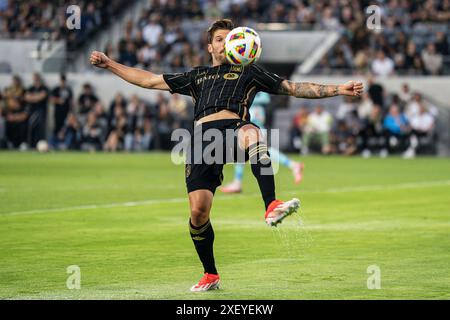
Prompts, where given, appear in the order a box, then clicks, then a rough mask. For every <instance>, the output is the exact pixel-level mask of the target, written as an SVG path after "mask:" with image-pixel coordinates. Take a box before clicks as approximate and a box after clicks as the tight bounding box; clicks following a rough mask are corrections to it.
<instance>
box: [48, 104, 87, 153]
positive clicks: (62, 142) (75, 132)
mask: <svg viewBox="0 0 450 320" xmlns="http://www.w3.org/2000/svg"><path fill="white" fill-rule="evenodd" d="M81 134H82V132H81V125H80V123H79V122H78V119H77V117H76V115H75V114H74V113H69V115H68V116H67V119H66V123H65V124H64V126H63V127H62V128H61V130H59V131H58V135H57V136H56V137H52V138H51V140H50V145H51V146H52V148H53V149H55V150H78V149H79V148H80V145H81V142H82V136H81Z"/></svg>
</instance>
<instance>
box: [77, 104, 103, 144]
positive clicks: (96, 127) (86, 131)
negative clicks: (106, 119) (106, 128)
mask: <svg viewBox="0 0 450 320" xmlns="http://www.w3.org/2000/svg"><path fill="white" fill-rule="evenodd" d="M102 134H103V132H102V128H101V126H100V124H99V122H98V121H97V117H96V116H95V113H94V112H89V113H88V114H87V122H86V124H85V125H84V126H83V127H82V132H81V150H83V151H91V152H92V151H98V150H101V149H102Z"/></svg>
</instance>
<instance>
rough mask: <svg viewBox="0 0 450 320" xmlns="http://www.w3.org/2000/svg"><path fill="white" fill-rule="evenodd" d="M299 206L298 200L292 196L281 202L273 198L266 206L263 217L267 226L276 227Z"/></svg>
mask: <svg viewBox="0 0 450 320" xmlns="http://www.w3.org/2000/svg"><path fill="white" fill-rule="evenodd" d="M299 207H300V200H298V199H296V198H294V199H292V200H289V201H286V202H283V201H281V200H273V201H272V202H271V203H270V205H269V207H268V208H267V211H266V214H265V216H264V218H265V219H266V223H267V225H268V226H273V227H276V225H277V224H279V223H281V222H282V221H283V219H284V218H286V217H287V216H289V215H291V214H292V213H294V212H296V211H297V209H298V208H299Z"/></svg>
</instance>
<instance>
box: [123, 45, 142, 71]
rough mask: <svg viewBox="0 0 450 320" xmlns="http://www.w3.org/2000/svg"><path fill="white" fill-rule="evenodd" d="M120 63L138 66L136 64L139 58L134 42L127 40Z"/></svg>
mask: <svg viewBox="0 0 450 320" xmlns="http://www.w3.org/2000/svg"><path fill="white" fill-rule="evenodd" d="M119 63H121V64H124V65H126V66H129V67H134V66H136V64H137V63H138V58H137V55H136V46H135V44H134V43H133V42H131V41H129V42H127V44H126V47H125V50H123V51H122V52H120V55H119Z"/></svg>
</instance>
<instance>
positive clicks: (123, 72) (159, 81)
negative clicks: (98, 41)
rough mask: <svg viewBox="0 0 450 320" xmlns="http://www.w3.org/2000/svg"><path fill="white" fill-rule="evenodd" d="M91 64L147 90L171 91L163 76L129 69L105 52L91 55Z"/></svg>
mask: <svg viewBox="0 0 450 320" xmlns="http://www.w3.org/2000/svg"><path fill="white" fill-rule="evenodd" d="M89 60H90V62H91V64H92V65H94V66H96V67H98V68H103V69H107V70H109V71H111V72H112V73H114V74H116V75H118V76H119V77H121V78H122V79H124V80H125V81H128V82H129V83H132V84H134V85H137V86H139V87H142V88H146V89H159V90H169V86H168V85H167V83H166V82H165V81H164V78H163V76H162V75H159V74H155V73H152V72H149V71H145V70H140V69H136V68H132V67H127V66H125V65H123V64H120V63H118V62H116V61H114V60H112V59H110V58H108V57H107V56H106V54H104V53H103V52H98V51H94V52H92V53H91V57H90V59H89Z"/></svg>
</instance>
